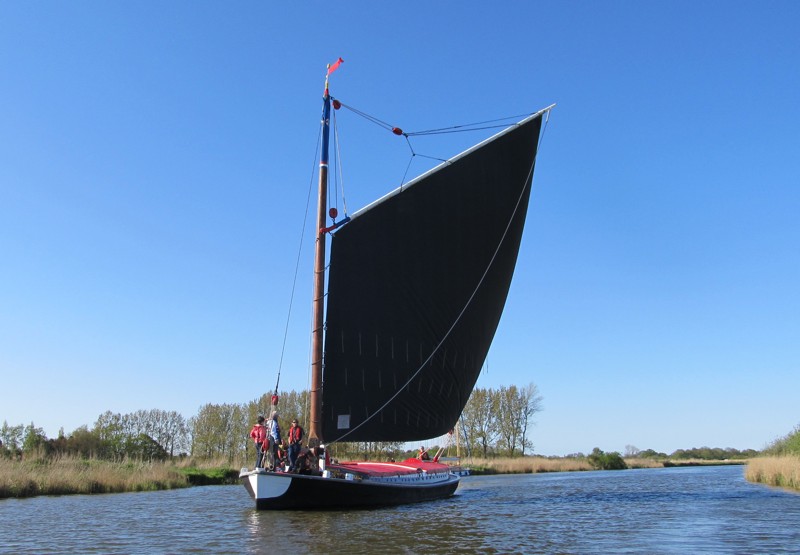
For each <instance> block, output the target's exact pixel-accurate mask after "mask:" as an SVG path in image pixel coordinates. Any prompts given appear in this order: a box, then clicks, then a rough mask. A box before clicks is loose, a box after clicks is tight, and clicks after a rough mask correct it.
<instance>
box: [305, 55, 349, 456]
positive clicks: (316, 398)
mask: <svg viewBox="0 0 800 555" xmlns="http://www.w3.org/2000/svg"><path fill="white" fill-rule="evenodd" d="M342 61H343V60H342V59H341V58H339V60H338V61H337V62H336V63H334V64H333V65H331V64H328V73H327V74H326V75H325V94H324V95H323V97H322V102H323V106H322V146H321V148H320V156H319V194H318V197H317V227H316V230H317V242H316V246H315V250H314V293H313V297H314V300H313V317H312V318H313V322H312V326H313V327H312V330H311V395H310V397H311V399H310V405H311V407H310V410H311V422H310V423H309V432H308V444H309V446H310V447H316V446H318V445H319V444H320V443H321V442H322V440H323V439H322V355H323V331H324V330H323V327H324V325H325V320H324V319H325V231H324V229H325V221H326V220H325V210H326V208H327V206H328V144H329V136H330V115H331V97H330V94H329V93H328V77H329V76H330V74H331V73H333V72H334V71H336V69H337V68H338V67H339V64H341V63H342Z"/></svg>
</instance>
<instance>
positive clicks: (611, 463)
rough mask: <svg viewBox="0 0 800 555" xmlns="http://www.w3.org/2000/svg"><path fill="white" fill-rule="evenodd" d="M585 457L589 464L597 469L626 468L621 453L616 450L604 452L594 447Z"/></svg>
mask: <svg viewBox="0 0 800 555" xmlns="http://www.w3.org/2000/svg"><path fill="white" fill-rule="evenodd" d="M586 459H587V461H588V462H589V464H591V465H592V466H593V467H594V468H597V469H598V470H624V469H626V468H628V465H627V464H625V460H624V459H623V458H622V455H620V454H619V453H617V452H616V451H614V452H612V453H606V452H604V451H602V450H600V448H599V447H595V448H594V449H593V450H592V453H591V454H590V455H589V456H588V457H586Z"/></svg>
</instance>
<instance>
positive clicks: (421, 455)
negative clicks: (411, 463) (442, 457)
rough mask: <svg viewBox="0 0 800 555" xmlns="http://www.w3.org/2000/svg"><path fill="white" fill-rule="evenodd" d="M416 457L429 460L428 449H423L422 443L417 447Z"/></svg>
mask: <svg viewBox="0 0 800 555" xmlns="http://www.w3.org/2000/svg"><path fill="white" fill-rule="evenodd" d="M417 458H418V459H419V460H421V461H429V460H431V457H430V455H428V450H427V449H425V446H424V445H423V446H422V447H420V448H419V455H417Z"/></svg>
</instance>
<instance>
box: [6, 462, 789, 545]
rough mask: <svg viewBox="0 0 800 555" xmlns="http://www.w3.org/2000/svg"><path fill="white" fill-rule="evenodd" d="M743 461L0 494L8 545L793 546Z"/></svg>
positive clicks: (783, 498)
mask: <svg viewBox="0 0 800 555" xmlns="http://www.w3.org/2000/svg"><path fill="white" fill-rule="evenodd" d="M743 470H744V467H741V466H733V467H695V468H670V469H648V470H626V471H616V472H580V473H579V472H572V473H559V474H533V475H516V476H510V475H505V476H474V477H468V478H465V479H463V480H462V482H461V486H460V487H459V489H458V491H457V493H456V495H455V496H454V497H453V498H451V499H448V500H444V501H438V502H434V503H426V504H421V505H408V506H404V507H399V508H388V509H380V510H370V511H342V512H318V513H313V512H300V511H297V512H284V513H276V512H257V511H255V510H254V509H253V507H252V502H251V500H250V498H249V496H248V495H247V493H246V492H245V490H244V488H242V487H241V486H209V487H197V488H191V489H185V490H176V491H161V492H152V493H130V494H111V495H94V496H86V495H82V496H65V497H39V498H33V499H23V500H16V499H7V500H3V501H0V552H2V553H37V554H39V553H125V554H127V553H275V554H288V555H294V554H297V553H311V552H312V551H313V552H316V553H347V554H356V553H455V552H459V553H465V552H466V553H469V552H472V553H648V554H649V553H692V554H693V553H746V554H750V553H770V554H772V553H800V495H796V494H793V493H786V492H784V491H780V490H776V489H771V488H767V487H765V486H758V485H753V484H749V483H748V482H746V481H745V480H744V478H743Z"/></svg>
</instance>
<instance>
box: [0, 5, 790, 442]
mask: <svg viewBox="0 0 800 555" xmlns="http://www.w3.org/2000/svg"><path fill="white" fill-rule="evenodd" d="M799 20H800V5H798V4H796V3H794V2H788V1H787V2H779V1H775V2H767V3H752V2H751V3H745V2H683V1H679V2H624V1H618V2H605V3H602V2H588V1H586V2H582V1H572V2H536V3H534V2H505V3H497V4H494V5H492V6H491V7H487V4H486V3H482V2H481V3H478V2H470V1H467V2H465V1H460V2H437V3H432V2H403V3H387V2H347V3H341V4H340V5H334V4H330V3H322V2H297V3H266V2H242V3H237V4H229V3H228V4H224V3H211V2H179V1H176V2H168V3H163V2H149V1H143V2H134V3H130V2H128V3H122V2H119V3H111V2H72V3H65V2H37V3H32V2H16V3H12V2H5V3H2V5H0V75H2V82H1V83H2V84H0V122H2V124H0V376H1V377H0V420H3V419H4V420H7V421H8V422H9V423H10V424H18V423H24V424H28V423H29V422H31V421H33V422H34V423H35V424H36V425H37V426H41V427H43V428H44V429H45V431H46V433H47V434H48V435H49V436H54V435H55V434H56V433H57V432H58V429H59V427H62V426H63V427H64V429H65V431H67V432H68V433H69V432H70V431H72V430H73V429H75V428H76V427H78V426H80V425H83V424H88V425H91V424H92V423H93V422H94V421H95V420H96V418H97V416H98V415H99V414H100V413H102V412H104V411H105V410H112V411H114V412H123V413H124V412H131V411H135V410H138V409H149V408H160V409H165V410H177V411H179V412H181V413H182V414H184V416H186V417H190V416H192V415H194V414H195V413H196V411H197V409H198V408H199V407H200V406H201V405H203V404H205V403H209V402H212V403H224V402H236V403H241V402H246V401H249V400H251V399H254V398H257V397H259V396H260V395H261V394H262V393H264V392H265V391H267V390H269V389H271V388H272V387H274V384H275V380H276V372H277V366H278V362H279V360H280V356H281V343H282V339H283V331H284V326H285V325H286V314H287V310H288V304H289V293H290V291H291V287H292V279H293V275H294V265H295V259H296V257H297V253H298V248H299V242H300V232H301V226H302V218H303V215H304V213H305V206H306V198H307V194H308V187H309V183H310V182H311V181H312V180H313V179H314V178H313V172H314V165H313V162H314V155H315V152H314V150H315V145H316V139H317V131H318V120H319V113H320V107H321V102H320V97H321V93H322V85H323V75H324V69H325V64H327V63H329V62H332V61H334V60H336V58H337V57H339V56H341V57H342V58H344V59H345V64H344V65H343V66H342V68H341V69H340V70H339V71H338V72H337V73H336V74H334V77H333V81H332V85H331V90H332V94H334V95H335V96H337V97H339V98H341V99H342V100H343V101H345V102H346V103H348V104H351V105H354V106H357V107H359V108H360V109H362V110H364V111H366V112H368V113H371V114H374V115H376V116H378V117H380V118H381V119H383V120H386V121H389V122H391V123H393V124H395V125H398V126H400V127H403V128H404V129H406V130H415V129H428V128H433V127H443V126H448V125H452V124H460V123H469V122H474V121H482V120H487V119H492V118H495V117H501V116H506V115H515V114H522V113H527V112H532V111H535V110H537V109H540V108H543V107H544V106H547V105H549V104H551V103H553V102H556V103H558V106H557V107H556V108H555V110H554V111H553V113H552V117H551V120H550V124H549V125H548V127H547V130H546V134H545V136H544V141H543V144H542V147H541V150H540V155H539V160H538V164H537V169H536V171H537V173H536V176H535V183H534V194H533V201H532V204H531V207H530V211H529V215H528V224H527V227H526V231H525V235H524V237H523V243H522V249H521V252H520V257H519V263H518V268H517V272H516V274H515V277H514V282H513V284H512V289H511V293H510V296H509V299H508V304H507V306H506V311H505V314H504V317H503V320H502V322H501V325H500V328H499V330H498V333H497V336H496V339H495V342H494V345H493V347H492V350H491V352H490V354H489V358H488V362H487V367H486V369H485V371H484V373H483V374H482V376H481V378H480V380H479V382H478V384H479V385H480V386H483V387H499V386H500V385H511V384H517V385H526V384H528V383H531V382H533V383H535V384H536V385H537V386H538V387H539V390H540V392H541V394H542V395H543V397H544V403H543V404H544V411H543V412H542V413H540V414H539V415H538V416H537V423H536V426H535V428H534V443H535V445H536V452H538V453H543V454H548V455H563V454H567V453H573V452H578V451H583V452H588V451H591V449H592V448H593V447H600V448H601V449H603V450H606V451H610V450H619V451H622V450H624V449H625V446H626V445H634V446H636V447H638V448H640V449H646V448H652V449H656V450H659V451H666V452H671V451H673V450H675V449H679V448H690V447H699V446H703V445H708V446H718V447H735V448H739V449H745V448H761V447H763V446H764V445H765V444H766V443H767V442H769V441H771V440H772V439H774V438H776V437H777V436H780V435H784V434H786V433H788V432H789V431H791V429H792V428H793V427H794V426H795V425H797V424H798V423H800V412H798V409H797V391H798V390H800V294H798V283H800V223H798V214H800V192H799V191H798V183H800V179H798V177H799V176H800V155H798V145H800V125H798V124H800V108H798V98H800V69H798V68H800V39H798V38H797V32H796V23H797V21H799ZM340 127H341V129H342V135H343V139H342V140H343V144H342V148H343V159H344V171H345V187H346V189H345V193H346V196H347V207H348V208H349V210H350V211H351V212H352V211H355V210H356V209H358V208H360V207H361V206H363V205H365V204H367V203H369V202H370V201H371V200H373V199H374V198H377V197H378V196H380V195H382V194H383V193H385V192H387V191H389V190H391V189H393V188H394V187H395V186H397V185H398V184H399V182H400V180H401V179H402V177H403V173H404V171H405V168H406V164H407V163H408V159H409V151H408V148H407V147H406V146H405V143H404V142H403V141H402V139H400V140H398V139H395V138H394V137H393V136H392V135H389V134H383V135H382V134H380V132H379V130H378V128H371V127H369V126H365V125H364V124H363V123H361V122H359V121H356V120H354V119H353V118H352V117H347V114H342V117H341V118H340ZM482 138H484V136H465V135H455V136H445V137H444V138H441V137H440V138H439V140H437V141H430V140H429V141H425V142H420V143H418V144H415V148H418V150H420V151H423V152H429V153H431V154H435V155H439V156H442V157H446V156H450V155H453V154H456V153H457V152H459V151H460V150H462V149H463V148H465V147H466V146H468V145H469V144H470V143H472V142H477V141H478V140H480V139H482ZM423 169H425V167H424V165H423V164H421V163H420V162H419V161H418V160H415V161H414V164H413V165H412V173H415V171H422V170H423ZM310 245H311V243H310V241H308V240H306V242H305V243H304V251H303V252H302V257H303V258H302V260H303V262H302V264H301V268H300V279H299V281H298V292H297V296H296V300H295V308H294V312H293V316H292V319H291V321H290V326H289V328H290V333H289V341H288V344H287V350H286V354H285V356H284V362H283V371H282V378H281V388H282V389H302V388H304V387H306V384H307V372H306V368H307V356H308V355H307V345H308V339H307V330H308V328H309V320H310V308H309V306H308V302H307V301H306V299H308V298H310V287H311V277H310V269H309V267H310V259H311V251H310Z"/></svg>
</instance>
